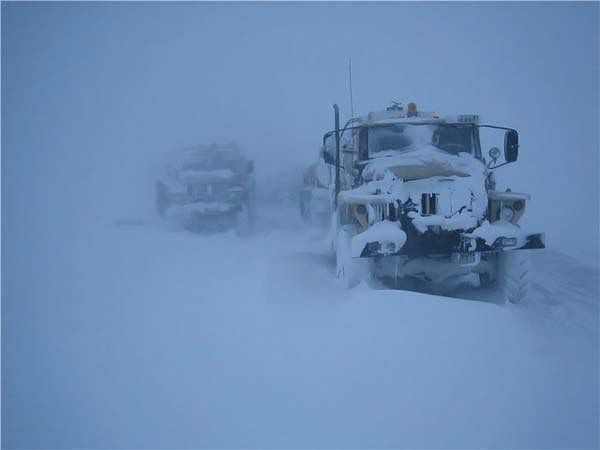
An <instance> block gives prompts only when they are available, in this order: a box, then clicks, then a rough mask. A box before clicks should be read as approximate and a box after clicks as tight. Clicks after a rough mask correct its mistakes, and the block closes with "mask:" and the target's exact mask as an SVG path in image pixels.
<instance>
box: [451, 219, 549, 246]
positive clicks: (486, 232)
mask: <svg viewBox="0 0 600 450" xmlns="http://www.w3.org/2000/svg"><path fill="white" fill-rule="evenodd" d="M463 236H464V237H466V238H471V239H475V241H476V250H477V251H494V250H519V249H522V250H526V249H542V248H546V244H545V235H544V233H526V232H524V231H523V230H522V229H521V228H520V227H518V226H517V225H514V224H512V223H509V222H505V221H498V222H493V223H490V222H488V221H487V220H486V221H485V222H483V224H481V226H479V227H477V228H475V229H474V230H473V231H472V232H471V233H464V234H463Z"/></svg>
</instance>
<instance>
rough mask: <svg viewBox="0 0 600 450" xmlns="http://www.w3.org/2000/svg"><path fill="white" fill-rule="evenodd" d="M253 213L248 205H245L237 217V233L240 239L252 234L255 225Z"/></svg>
mask: <svg viewBox="0 0 600 450" xmlns="http://www.w3.org/2000/svg"><path fill="white" fill-rule="evenodd" d="M252 222H253V216H252V211H251V210H250V208H249V205H248V204H244V205H243V206H242V208H241V210H240V211H239V212H238V213H237V215H236V217H235V232H236V234H237V235H238V236H240V237H246V236H249V235H250V234H252V225H253V223H252Z"/></svg>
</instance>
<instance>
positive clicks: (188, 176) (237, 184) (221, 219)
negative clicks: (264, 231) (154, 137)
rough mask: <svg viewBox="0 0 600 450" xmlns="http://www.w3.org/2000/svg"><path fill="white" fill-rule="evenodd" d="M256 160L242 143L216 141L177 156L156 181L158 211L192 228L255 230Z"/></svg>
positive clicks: (167, 217) (177, 153)
mask: <svg viewBox="0 0 600 450" xmlns="http://www.w3.org/2000/svg"><path fill="white" fill-rule="evenodd" d="M253 171H254V164H253V162H252V161H251V160H248V159H247V158H245V157H244V156H243V154H242V153H241V151H240V150H239V148H238V147H237V145H235V144H225V145H217V144H212V145H209V146H202V145H199V146H196V147H191V148H186V149H183V150H180V151H177V152H174V154H173V155H171V161H170V162H169V163H168V165H167V168H166V171H165V174H164V176H163V177H161V179H159V180H158V181H157V182H156V209H157V212H158V214H159V215H160V216H161V217H163V218H165V219H167V220H169V221H171V222H175V223H177V224H180V225H182V226H183V227H185V228H186V229H189V230H192V231H222V230H226V229H231V228H234V229H235V230H236V231H237V232H238V234H240V235H246V234H249V233H250V232H251V231H252V228H253V222H254V215H255V204H254V190H255V181H254V175H253Z"/></svg>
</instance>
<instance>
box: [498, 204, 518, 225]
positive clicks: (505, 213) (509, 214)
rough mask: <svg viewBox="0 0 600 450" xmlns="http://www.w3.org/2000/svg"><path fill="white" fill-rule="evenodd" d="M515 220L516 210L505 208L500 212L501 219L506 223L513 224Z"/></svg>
mask: <svg viewBox="0 0 600 450" xmlns="http://www.w3.org/2000/svg"><path fill="white" fill-rule="evenodd" d="M514 218H515V210H514V209H512V208H511V207H510V206H503V207H502V210H501V211H500V219H502V220H505V221H506V222H512V220H513V219H514Z"/></svg>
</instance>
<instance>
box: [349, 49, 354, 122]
mask: <svg viewBox="0 0 600 450" xmlns="http://www.w3.org/2000/svg"><path fill="white" fill-rule="evenodd" d="M348 74H349V76H350V118H353V117H354V98H353V95H352V57H349V58H348Z"/></svg>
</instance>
